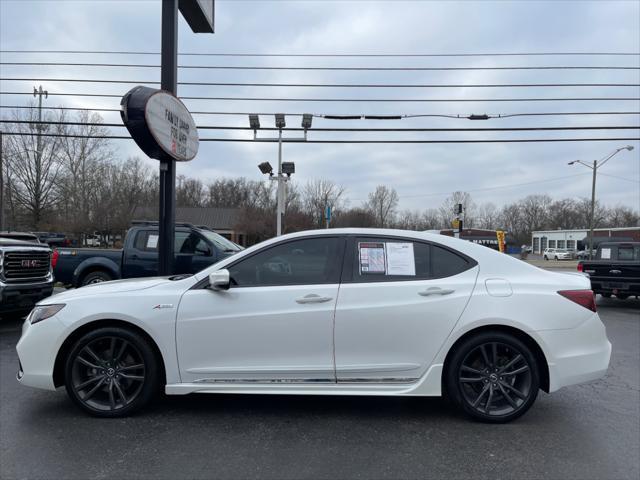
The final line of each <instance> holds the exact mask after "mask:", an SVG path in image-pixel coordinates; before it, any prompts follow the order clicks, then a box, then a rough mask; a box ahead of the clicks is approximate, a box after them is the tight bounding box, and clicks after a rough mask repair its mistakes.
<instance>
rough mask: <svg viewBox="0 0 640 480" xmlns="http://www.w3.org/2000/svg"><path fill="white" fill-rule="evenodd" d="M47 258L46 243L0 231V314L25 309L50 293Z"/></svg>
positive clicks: (49, 256)
mask: <svg viewBox="0 0 640 480" xmlns="http://www.w3.org/2000/svg"><path fill="white" fill-rule="evenodd" d="M22 238H26V237H22ZM50 259H51V249H50V248H49V246H48V245H42V244H40V243H38V242H37V241H25V240H20V239H16V238H13V237H12V235H8V236H5V235H1V234H0V316H1V315H5V314H7V313H15V312H26V311H28V310H30V309H31V308H32V307H33V306H34V305H35V304H36V303H37V302H39V301H40V300H42V299H43V298H46V297H48V296H49V295H51V293H52V292H53V275H52V272H51V260H50Z"/></svg>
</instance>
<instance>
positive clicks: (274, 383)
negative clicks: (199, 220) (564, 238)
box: [17, 229, 611, 422]
mask: <svg viewBox="0 0 640 480" xmlns="http://www.w3.org/2000/svg"><path fill="white" fill-rule="evenodd" d="M17 350H18V356H19V358H20V371H19V372H18V380H19V381H20V382H22V383H23V384H25V385H29V386H32V387H39V388H45V389H49V390H53V389H55V388H57V387H60V386H62V385H64V386H65V387H66V390H67V392H68V394H69V396H70V397H71V399H72V400H73V401H74V402H75V403H76V404H77V405H78V406H79V407H81V408H82V409H83V410H85V411H86V412H89V413H90V414H93V415H97V416H103V417H116V416H122V415H126V414H130V413H131V412H133V411H134V410H137V409H139V408H140V407H142V406H143V405H145V404H146V403H147V402H148V401H149V400H150V399H151V398H152V397H153V396H154V395H155V394H156V393H158V391H159V390H160V389H161V388H162V387H163V388H164V391H165V392H166V393H167V394H173V395H183V394H188V393H192V392H198V393H257V394H295V395H307V394H310V395H412V396H438V395H442V394H445V393H446V394H447V396H448V398H450V399H451V400H452V401H453V402H455V403H456V404H457V405H458V406H459V407H460V408H461V409H462V410H464V411H465V412H466V413H467V414H469V415H471V416H472V417H475V418H477V419H481V420H484V421H488V422H506V421H509V420H513V419H515V418H517V417H519V416H520V415H522V414H523V413H525V412H526V411H527V410H528V409H529V408H530V407H531V405H532V404H533V402H534V401H535V399H536V396H537V394H538V390H539V389H542V390H544V391H546V392H552V391H555V390H557V389H559V388H561V387H563V386H566V385H572V384H575V383H580V382H586V381H590V380H594V379H597V378H599V377H602V376H603V375H604V374H605V372H606V370H607V367H608V364H609V357H610V353H611V344H610V343H609V341H608V340H607V336H606V333H605V328H604V325H603V324H602V322H601V321H600V318H599V317H598V314H597V313H596V306H595V302H594V296H593V293H592V292H591V290H590V285H589V279H588V278H587V277H584V276H582V275H580V274H577V273H576V274H574V273H571V274H569V273H554V272H550V271H546V270H542V269H539V268H536V267H533V266H531V265H528V264H527V263H525V262H522V261H520V260H517V259H515V258H512V257H510V256H508V255H504V254H500V253H498V252H495V251H493V250H491V249H489V248H486V247H484V246H480V245H476V244H473V243H471V242H467V241H463V240H458V239H455V238H450V237H446V236H441V235H435V234H429V233H417V232H409V231H401V230H374V229H331V230H324V231H319V230H316V231H308V232H300V233H294V234H290V235H285V236H282V237H279V238H274V239H271V240H268V241H266V242H263V243H261V244H259V245H255V246H253V247H251V248H248V249H246V250H244V251H242V252H240V253H237V254H236V255H234V256H232V257H229V258H227V259H225V260H223V261H221V262H219V263H217V264H215V265H213V266H211V267H209V268H207V269H205V270H203V271H201V272H200V273H197V274H195V275H190V276H186V275H182V276H174V277H169V278H144V279H134V280H122V281H114V282H106V283H101V284H96V285H89V286H86V287H83V288H79V289H77V290H70V291H68V292H65V293H62V294H59V295H55V296H53V297H50V298H48V299H46V300H44V301H42V302H40V303H39V304H38V305H37V306H36V308H34V310H33V311H32V312H31V314H30V315H29V317H28V318H27V319H26V321H25V323H24V327H23V331H22V337H21V338H20V341H19V342H18V345H17Z"/></svg>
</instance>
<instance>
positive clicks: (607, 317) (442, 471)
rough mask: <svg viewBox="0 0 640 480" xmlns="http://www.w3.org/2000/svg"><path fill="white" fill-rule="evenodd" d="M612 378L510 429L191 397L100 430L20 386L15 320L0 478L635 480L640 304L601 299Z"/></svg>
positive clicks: (381, 404) (364, 402)
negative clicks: (515, 479) (611, 346)
mask: <svg viewBox="0 0 640 480" xmlns="http://www.w3.org/2000/svg"><path fill="white" fill-rule="evenodd" d="M598 305H599V311H600V315H601V317H602V319H603V321H604V322H605V324H606V327H607V333H608V336H609V338H610V340H611V342H612V343H613V357H612V361H611V367H610V371H609V373H608V375H607V376H606V377H605V378H604V379H602V380H600V381H597V382H594V383H591V384H585V385H579V386H574V387H569V388H565V389H562V390H560V391H559V392H556V393H554V394H552V395H546V394H544V393H541V395H540V396H539V397H538V401H537V403H536V405H535V406H534V407H533V408H532V409H531V411H530V412H529V413H528V414H527V415H525V416H524V417H523V418H521V419H520V420H518V421H516V422H515V423H512V424H508V425H498V426H494V425H485V424H480V423H475V422H473V421H470V420H467V418H465V417H463V416H461V415H460V414H458V413H457V411H455V410H454V409H452V408H451V407H449V406H448V405H447V404H446V403H445V402H444V401H442V400H440V399H425V398H359V397H343V398H338V397H336V398H330V397H315V398H314V397H287V396H236V395H229V396H224V395H220V396H218V395H215V396H214V395H190V396H185V397H165V398H162V399H160V400H158V401H157V402H156V403H155V404H154V405H153V406H152V407H151V408H150V409H148V410H147V411H146V412H144V413H142V414H140V415H138V416H135V417H132V418H126V419H117V420H98V419H94V418H90V417H88V416H85V415H84V414H82V413H81V412H80V411H79V410H77V409H76V408H75V407H74V406H73V405H72V404H71V402H70V401H68V400H67V397H66V394H65V392H64V391H58V392H45V391H38V390H33V389H30V388H26V387H22V386H20V385H19V384H18V382H17V381H16V379H15V372H16V370H17V367H18V360H17V356H16V354H15V349H14V347H15V344H16V342H17V340H18V338H19V334H20V332H19V329H20V325H21V320H20V319H8V320H7V319H5V320H3V321H2V323H0V344H1V349H0V361H1V363H0V477H1V478H3V479H10V478H55V479H62V478H82V479H86V478H134V477H136V478H214V477H215V478H279V479H280V478H334V479H335V478H427V477H429V478H434V477H435V478H449V479H451V478H517V479H529V478H532V479H533V478H550V479H561V478H562V479H570V478H571V479H573V478H575V479H604V478H615V479H627V478H628V479H636V480H637V479H638V478H639V477H640V369H639V365H640V301H638V300H627V301H625V302H621V301H617V300H615V299H609V300H608V299H603V298H599V300H598Z"/></svg>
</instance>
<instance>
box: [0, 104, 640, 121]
mask: <svg viewBox="0 0 640 480" xmlns="http://www.w3.org/2000/svg"><path fill="white" fill-rule="evenodd" d="M37 108H38V107H36V106H33V105H0V109H16V110H33V109H37ZM42 109H43V110H65V111H80V112H91V111H95V112H120V111H121V110H120V109H119V108H102V107H94V108H90V107H86V108H83V107H45V106H43V107H42ZM190 113H191V114H192V115H228V116H242V117H246V116H247V115H264V116H274V115H275V113H276V112H216V111H190ZM278 113H280V112H278ZM283 115H287V116H290V117H301V116H302V115H303V114H302V113H294V112H289V113H283ZM312 115H313V116H314V117H316V118H327V119H332V120H371V119H374V118H372V117H376V118H379V117H384V115H373V114H360V113H359V114H351V115H342V114H328V113H313V114H312ZM473 115H474V114H437V113H418V114H399V115H395V116H396V117H401V118H422V117H437V118H453V119H460V120H467V119H469V117H471V116H473ZM589 115H640V111H638V112H626V111H625V112H530V113H497V114H489V115H487V116H488V119H498V118H511V117H530V116H589Z"/></svg>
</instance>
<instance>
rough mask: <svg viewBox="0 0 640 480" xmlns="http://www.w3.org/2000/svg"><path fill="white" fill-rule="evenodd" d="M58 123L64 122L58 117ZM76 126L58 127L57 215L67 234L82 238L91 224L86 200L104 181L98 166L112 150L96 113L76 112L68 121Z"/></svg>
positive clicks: (89, 206)
mask: <svg viewBox="0 0 640 480" xmlns="http://www.w3.org/2000/svg"><path fill="white" fill-rule="evenodd" d="M60 120H62V121H64V120H66V115H65V114H64V112H63V113H61V115H60ZM72 120H73V121H74V122H77V123H78V125H64V126H61V132H62V133H64V134H66V135H74V136H70V137H63V138H61V139H60V143H59V145H58V149H59V158H60V163H61V170H60V176H59V180H58V182H57V184H58V186H57V190H58V202H59V204H58V214H59V216H60V217H61V218H60V223H63V224H64V225H65V226H66V227H67V228H66V229H67V231H70V232H73V233H75V234H78V235H79V234H82V233H87V232H89V231H91V230H92V229H91V226H92V223H93V218H92V216H93V215H92V214H93V212H92V211H91V205H90V201H89V196H90V195H91V193H92V192H94V191H95V190H96V189H97V188H98V186H99V185H100V183H102V182H103V181H104V179H103V178H102V177H101V176H100V175H99V172H100V170H101V168H100V167H101V166H102V165H103V164H104V163H106V162H110V161H112V159H113V147H112V144H111V143H109V140H108V139H107V138H104V136H105V135H107V134H108V133H109V131H108V130H107V129H106V128H105V127H103V126H101V125H99V124H101V123H102V117H101V116H100V115H98V114H97V113H93V114H92V113H90V112H84V111H83V112H80V113H79V114H78V115H77V118H73V119H72Z"/></svg>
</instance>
